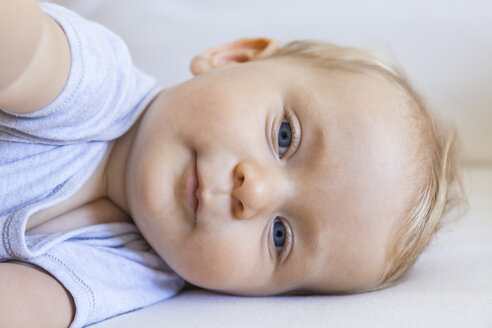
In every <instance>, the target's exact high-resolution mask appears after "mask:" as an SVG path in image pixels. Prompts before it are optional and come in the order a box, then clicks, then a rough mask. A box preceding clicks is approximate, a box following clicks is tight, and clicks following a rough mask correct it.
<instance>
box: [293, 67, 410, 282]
mask: <svg viewBox="0 0 492 328" xmlns="http://www.w3.org/2000/svg"><path fill="white" fill-rule="evenodd" d="M293 90H294V91H292V92H288V94H289V95H290V97H292V98H295V99H297V100H296V101H297V103H296V104H295V106H296V108H295V111H296V113H297V115H298V116H299V117H300V120H301V126H302V131H303V146H304V147H301V148H302V149H301V148H300V152H299V154H298V156H297V157H296V160H295V161H296V162H295V163H294V166H295V168H296V169H295V170H294V172H295V175H296V176H295V179H296V181H299V182H300V183H298V186H299V188H298V195H297V196H298V198H299V201H300V202H302V203H303V204H306V206H297V205H294V204H293V205H292V209H291V210H292V212H296V213H295V217H296V218H298V220H299V224H298V225H299V227H298V231H302V233H300V236H299V238H300V241H302V243H299V244H302V245H309V246H303V247H304V250H303V251H304V252H306V253H310V254H306V256H305V257H306V258H309V257H310V255H311V261H309V264H307V267H308V268H309V270H308V271H309V272H310V273H309V274H308V276H309V278H308V279H307V280H306V283H305V284H304V285H305V287H309V288H312V289H318V287H319V286H320V285H321V286H323V288H325V289H329V290H336V289H342V290H344V289H351V288H361V287H364V286H367V285H368V284H370V283H372V282H374V281H375V280H376V279H377V278H378V277H379V275H380V273H381V270H382V267H383V264H384V259H385V255H386V250H387V249H388V247H389V245H390V242H391V241H392V239H393V236H394V234H395V232H396V229H397V227H398V222H399V218H400V217H401V216H402V214H403V212H404V211H405V210H406V207H407V199H408V192H407V187H406V185H407V184H406V178H407V175H406V172H407V171H408V167H407V164H406V163H407V161H408V158H409V156H410V155H409V153H408V151H407V149H408V147H407V146H406V142H407V140H406V139H407V138H406V133H405V132H404V131H405V128H406V125H405V122H404V121H403V119H402V115H399V112H398V111H399V110H402V108H401V107H402V106H405V100H404V98H403V97H402V96H400V95H398V93H397V92H396V91H395V89H394V88H393V87H392V86H390V85H389V84H388V83H386V82H385V81H383V80H381V79H377V78H375V77H371V76H367V75H362V74H355V73H347V72H337V71H333V72H328V73H327V72H326V71H317V70H314V71H313V70H312V71H307V73H306V76H305V78H303V79H302V86H301V85H299V86H295V87H294V88H293ZM296 101H293V102H296ZM301 226H302V227H301ZM306 263H308V261H306Z"/></svg>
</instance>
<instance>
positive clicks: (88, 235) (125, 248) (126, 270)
mask: <svg viewBox="0 0 492 328" xmlns="http://www.w3.org/2000/svg"><path fill="white" fill-rule="evenodd" d="M26 242H27V243H28V245H29V247H30V248H31V249H32V250H33V251H34V252H35V253H41V255H39V256H37V257H34V258H31V259H26V260H24V261H25V262H28V263H32V264H35V265H37V266H39V267H42V268H43V269H45V270H46V271H48V272H49V273H50V274H52V275H53V276H54V277H55V278H56V279H57V280H58V281H59V282H60V283H61V284H62V285H63V286H64V287H65V288H66V289H67V290H68V291H69V292H70V294H71V295H72V298H73V300H74V303H75V317H74V320H73V322H72V324H71V325H70V328H79V327H82V326H84V327H85V326H86V325H91V324H94V323H96V322H100V321H104V320H107V319H109V318H112V317H114V316H117V315H120V314H123V313H127V312H131V311H135V310H138V309H140V308H143V307H146V306H149V305H152V304H155V303H158V302H162V301H164V300H166V299H169V298H171V297H173V296H175V295H176V294H177V293H179V291H180V290H181V289H182V288H183V286H184V280H183V279H182V278H181V277H179V276H178V275H177V274H176V273H175V272H174V271H173V270H172V269H171V268H170V267H169V266H168V265H167V264H166V263H165V262H164V261H163V260H162V259H161V258H160V257H159V256H158V255H157V254H156V253H155V252H154V250H153V249H152V248H151V247H150V245H149V244H148V243H147V241H146V240H145V239H144V238H143V236H142V235H141V234H140V232H139V231H138V229H137V228H136V227H135V226H134V225H133V224H129V223H109V224H101V225H94V226H88V227H84V228H81V229H77V230H73V231H69V232H62V233H57V234H52V235H28V236H26Z"/></svg>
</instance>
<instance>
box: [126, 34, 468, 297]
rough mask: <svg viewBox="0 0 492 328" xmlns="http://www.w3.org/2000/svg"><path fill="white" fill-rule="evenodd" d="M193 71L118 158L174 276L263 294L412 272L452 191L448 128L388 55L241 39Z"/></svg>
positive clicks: (157, 102) (388, 279)
mask: <svg viewBox="0 0 492 328" xmlns="http://www.w3.org/2000/svg"><path fill="white" fill-rule="evenodd" d="M191 69H192V72H193V73H194V74H195V75H196V77H195V78H193V79H191V80H188V81H186V82H184V83H182V84H179V85H177V86H175V87H172V88H169V89H166V90H165V91H163V92H162V93H161V94H159V95H158V96H157V97H156V98H155V99H154V101H153V102H152V103H151V104H150V105H149V107H148V109H147V111H146V112H145V114H144V116H143V118H142V121H141V122H140V125H139V127H138V131H137V135H136V137H135V140H134V142H133V146H132V150H131V154H130V159H129V163H128V165H127V187H126V193H127V200H128V202H129V206H130V211H131V214H132V216H133V218H134V220H135V222H136V224H137V225H138V227H139V228H140V229H141V231H142V233H143V235H144V236H145V238H146V239H147V240H148V241H149V243H150V244H151V245H152V247H153V248H154V249H155V250H156V252H157V253H158V254H159V255H160V256H161V257H162V258H163V259H164V260H165V261H166V262H167V263H168V264H169V265H170V267H171V268H172V269H174V270H175V271H176V272H177V273H178V274H179V275H180V276H182V277H183V278H184V279H185V280H187V281H188V282H190V283H192V284H194V285H197V286H200V287H203V288H207V289H212V290H217V291H222V292H226V293H233V294H240V295H271V294H280V293H348V292H360V291H366V290H374V289H378V288H382V287H385V286H388V285H390V284H392V283H393V282H394V281H396V279H397V278H398V277H400V276H401V275H402V274H403V273H405V272H406V271H407V270H408V269H409V268H410V266H411V265H412V264H413V263H414V261H415V260H416V258H417V256H418V255H419V254H420V252H421V251H422V249H423V248H424V247H425V245H426V244H427V243H428V241H429V240H430V238H431V237H432V235H433V234H434V233H435V232H436V231H437V229H438V227H439V222H440V219H441V217H442V216H443V214H444V213H445V211H447V210H448V209H449V205H450V204H451V200H452V188H451V186H452V185H453V184H455V183H456V182H457V183H458V185H461V184H460V179H459V167H458V164H457V159H456V155H455V133H454V129H452V128H447V125H445V124H443V123H442V122H441V121H440V120H437V119H436V118H435V117H434V116H433V115H431V113H430V112H429V111H428V110H427V109H426V107H425V105H424V103H423V101H422V100H421V99H420V97H419V96H418V95H417V94H416V92H415V91H414V90H413V89H412V88H411V87H410V85H409V84H408V82H407V81H406V79H405V78H404V77H403V75H402V74H401V73H400V71H399V70H398V69H397V68H395V66H394V65H393V64H391V63H390V62H388V61H386V60H384V59H382V57H379V56H377V55H374V54H372V53H371V52H369V51H367V50H362V49H356V48H349V47H340V46H335V45H330V44H323V43H318V42H293V43H290V44H287V45H286V46H284V47H283V48H281V49H278V46H277V43H276V42H275V41H273V40H269V39H243V40H239V41H237V42H234V43H231V44H227V45H225V46H221V47H218V48H214V49H211V50H209V51H206V52H204V53H203V54H201V55H199V56H197V57H195V58H194V59H193V61H192V65H191ZM197 186H198V189H196V187H197ZM195 195H196V198H195Z"/></svg>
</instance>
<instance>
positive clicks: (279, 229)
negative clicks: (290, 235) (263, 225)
mask: <svg viewBox="0 0 492 328" xmlns="http://www.w3.org/2000/svg"><path fill="white" fill-rule="evenodd" d="M286 238H287V233H286V231H285V226H284V224H283V223H282V221H281V220H280V219H279V218H275V222H274V224H273V243H274V244H275V247H277V251H278V252H279V253H280V252H281V251H282V249H283V247H284V244H285V241H286ZM279 247H280V249H279Z"/></svg>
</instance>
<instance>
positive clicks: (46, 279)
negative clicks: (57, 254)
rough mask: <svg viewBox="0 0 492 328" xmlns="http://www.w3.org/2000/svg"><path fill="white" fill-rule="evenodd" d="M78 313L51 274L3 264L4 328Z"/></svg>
mask: <svg viewBox="0 0 492 328" xmlns="http://www.w3.org/2000/svg"><path fill="white" fill-rule="evenodd" d="M0 1H1V0H0ZM74 311H75V310H74V306H73V302H72V299H71V296H70V294H69V293H68V292H67V291H66V290H65V289H64V288H63V287H62V285H61V284H60V283H58V281H57V280H56V279H54V278H53V277H52V276H50V275H49V274H48V273H45V272H42V271H41V269H39V270H38V269H34V268H31V267H28V266H24V265H20V264H12V263H0V327H53V328H54V327H68V326H69V325H70V323H71V322H72V318H73V315H74Z"/></svg>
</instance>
